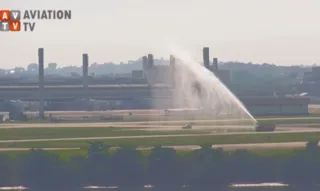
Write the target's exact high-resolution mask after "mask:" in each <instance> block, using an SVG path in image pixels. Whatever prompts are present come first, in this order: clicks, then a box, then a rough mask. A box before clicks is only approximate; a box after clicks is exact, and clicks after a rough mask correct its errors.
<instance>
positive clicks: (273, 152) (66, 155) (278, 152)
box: [0, 148, 303, 160]
mask: <svg viewBox="0 0 320 191" xmlns="http://www.w3.org/2000/svg"><path fill="white" fill-rule="evenodd" d="M301 150H303V149H302V148H286V149H263V150H249V151H248V152H250V153H253V154H258V155H260V156H283V157H288V156H292V155H295V154H296V153H297V152H299V151H301ZM114 151H115V150H111V151H106V152H109V153H113V152H114ZM26 152H28V151H5V152H0V154H6V155H9V156H10V157H16V156H17V155H19V154H23V153H26ZM48 152H50V153H53V154H56V155H58V156H59V157H60V158H61V159H63V160H69V159H70V158H71V157H73V156H83V157H86V156H87V150H86V149H80V150H68V151H48ZM138 152H141V154H142V155H144V156H148V155H149V154H151V150H144V151H138ZM176 152H177V154H178V155H179V156H185V155H188V154H190V153H191V152H192V151H186V150H178V151H176ZM225 152H226V153H230V154H232V153H233V152H235V151H225Z"/></svg>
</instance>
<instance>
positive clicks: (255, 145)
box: [0, 142, 307, 152]
mask: <svg viewBox="0 0 320 191" xmlns="http://www.w3.org/2000/svg"><path fill="white" fill-rule="evenodd" d="M306 144H307V142H287V143H250V144H218V145H213V146H212V148H213V149H217V148H221V149H223V150H225V151H235V150H262V149H288V148H296V149H302V148H305V146H306ZM117 148H118V147H112V148H111V149H117ZM152 148H153V147H138V148H137V150H151V149H152ZM163 148H172V149H175V150H180V151H192V150H197V149H200V148H201V147H200V146H199V145H179V146H163ZM30 149H31V148H0V152H6V151H28V150H30ZM41 149H42V150H46V151H63V150H81V148H41Z"/></svg>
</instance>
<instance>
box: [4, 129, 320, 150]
mask: <svg viewBox="0 0 320 191" xmlns="http://www.w3.org/2000/svg"><path fill="white" fill-rule="evenodd" d="M310 140H320V132H312V133H307V132H306V133H301V132H299V133H257V134H236V135H228V134H227V135H205V136H196V135H194V136H184V137H157V138H156V137H146V138H121V139H101V140H99V141H103V142H104V143H106V144H108V145H112V146H133V147H139V146H172V145H203V144H212V145H214V144H241V143H277V142H299V141H310ZM89 141H90V140H73V141H39V142H37V141H34V142H20V143H19V142H16V143H0V147H1V148H8V147H18V148H87V147H88V142H89Z"/></svg>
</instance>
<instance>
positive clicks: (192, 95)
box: [171, 49, 257, 125]
mask: <svg viewBox="0 0 320 191" xmlns="http://www.w3.org/2000/svg"><path fill="white" fill-rule="evenodd" d="M171 52H172V55H173V56H174V57H175V67H174V69H173V72H174V82H175V91H174V93H173V103H174V107H175V108H187V109H189V110H190V109H194V110H198V111H202V112H204V113H205V114H206V115H207V114H209V115H210V116H211V117H212V118H219V119H220V118H224V119H230V120H231V119H233V120H234V119H236V120H247V121H248V122H250V124H252V125H255V124H256V123H257V121H256V119H255V118H254V117H253V116H252V115H251V114H250V112H249V111H248V110H247V109H246V108H245V106H244V105H243V104H242V103H241V101H240V100H239V99H238V98H237V97H236V96H235V95H234V94H233V93H232V92H231V91H230V90H229V89H228V88H227V87H226V86H225V85H224V84H223V83H222V82H221V81H220V80H219V78H218V77H217V76H216V75H215V74H214V73H213V72H212V71H210V70H208V69H207V68H205V67H204V66H203V65H202V64H200V63H198V62H196V61H195V60H194V59H192V58H190V56H189V55H190V54H188V53H185V52H183V51H178V50H177V49H176V50H173V51H171Z"/></svg>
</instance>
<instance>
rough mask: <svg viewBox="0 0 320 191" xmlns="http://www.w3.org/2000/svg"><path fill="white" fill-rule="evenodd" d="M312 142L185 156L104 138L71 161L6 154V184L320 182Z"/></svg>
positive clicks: (1, 168) (318, 154)
mask: <svg viewBox="0 0 320 191" xmlns="http://www.w3.org/2000/svg"><path fill="white" fill-rule="evenodd" d="M317 144H318V142H317V141H313V142H309V143H308V144H307V146H306V148H305V149H303V150H299V151H297V152H295V153H294V154H292V155H287V156H279V155H272V156H261V155H259V154H256V153H250V152H247V151H236V152H223V151H222V150H221V149H211V147H210V146H208V145H202V148H201V149H200V150H195V151H192V152H189V153H188V154H184V155H179V154H177V153H176V151H175V150H173V149H168V148H160V147H156V148H154V149H153V150H152V152H151V153H149V154H148V155H143V154H142V153H141V152H140V151H137V150H136V149H135V148H133V147H122V148H121V149H118V150H116V151H114V152H108V150H109V148H110V147H109V146H107V145H105V144H104V143H102V142H94V143H91V144H90V147H89V148H88V150H87V154H86V155H74V156H72V157H70V159H69V160H66V159H65V158H64V159H62V158H61V157H59V155H56V154H53V153H51V152H45V151H42V150H34V149H33V150H30V151H29V152H25V153H22V154H18V155H15V157H12V156H10V155H7V154H1V155H0V186H9V185H24V186H27V187H29V188H31V189H46V190H48V188H51V189H53V190H61V189H76V188H79V187H82V186H85V185H100V186H105V185H108V186H120V187H130V188H134V187H136V188H138V187H143V185H147V184H151V185H153V186H155V187H163V188H166V187H170V188H174V187H180V186H182V185H190V186H195V187H198V188H222V187H227V186H228V185H230V184H231V183H259V182H284V183H287V184H291V185H295V186H307V187H308V186H311V185H316V184H319V183H320V162H319V161H320V160H319V159H320V149H319V148H318V146H317Z"/></svg>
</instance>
